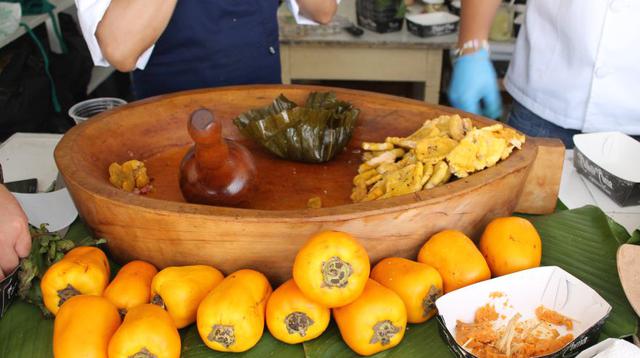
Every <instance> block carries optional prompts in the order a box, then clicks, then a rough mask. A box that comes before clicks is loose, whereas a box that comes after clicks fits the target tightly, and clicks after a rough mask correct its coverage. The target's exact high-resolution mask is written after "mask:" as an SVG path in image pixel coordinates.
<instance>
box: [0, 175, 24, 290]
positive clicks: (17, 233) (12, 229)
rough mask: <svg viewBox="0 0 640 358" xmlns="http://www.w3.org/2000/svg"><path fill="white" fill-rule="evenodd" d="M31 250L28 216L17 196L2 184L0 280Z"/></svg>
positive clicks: (0, 203) (0, 191)
mask: <svg viewBox="0 0 640 358" xmlns="http://www.w3.org/2000/svg"><path fill="white" fill-rule="evenodd" d="M30 250H31V235H30V234H29V223H28V220H27V216H26V215H25V214H24V211H22V208H21V207H20V204H18V202H17V201H16V199H15V197H14V196H13V195H12V194H11V193H9V191H8V190H7V188H5V187H4V185H0V280H1V279H3V278H4V277H5V276H6V275H8V274H10V273H11V272H12V271H13V270H14V269H15V268H16V267H17V266H18V263H19V261H20V258H21V257H26V256H28V255H29V251H30Z"/></svg>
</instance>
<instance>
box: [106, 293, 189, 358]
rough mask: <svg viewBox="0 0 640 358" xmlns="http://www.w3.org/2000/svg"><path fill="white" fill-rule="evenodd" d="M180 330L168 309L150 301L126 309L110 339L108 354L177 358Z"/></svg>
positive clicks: (120, 357) (117, 357)
mask: <svg viewBox="0 0 640 358" xmlns="http://www.w3.org/2000/svg"><path fill="white" fill-rule="evenodd" d="M180 347H181V343H180V334H179V333H178V329H177V328H176V325H175V324H174V323H173V319H171V316H169V313H167V311H165V310H163V309H162V308H161V307H159V306H156V305H152V304H148V303H147V304H142V305H137V306H135V307H132V308H130V309H129V312H127V315H126V316H125V317H124V322H122V325H121V326H120V328H118V330H117V331H116V333H115V334H114V335H113V337H112V338H111V341H109V358H129V357H140V358H179V357H180Z"/></svg>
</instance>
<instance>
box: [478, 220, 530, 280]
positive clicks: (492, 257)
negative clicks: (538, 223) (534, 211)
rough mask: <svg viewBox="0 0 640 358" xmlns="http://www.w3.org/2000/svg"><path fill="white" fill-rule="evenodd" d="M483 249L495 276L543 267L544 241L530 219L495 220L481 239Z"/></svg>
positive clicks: (481, 248)
mask: <svg viewBox="0 0 640 358" xmlns="http://www.w3.org/2000/svg"><path fill="white" fill-rule="evenodd" d="M479 246H480V252H482V255H483V256H484V258H485V259H486V260H487V264H489V268H490V269H491V272H492V273H493V275H494V276H502V275H506V274H510V273H512V272H516V271H521V270H525V269H528V268H533V267H538V266H540V260H541V258H542V241H541V240H540V235H538V231H536V228H535V227H533V225H532V224H531V222H529V220H527V219H524V218H520V217H515V216H512V217H504V218H497V219H493V220H492V221H491V222H490V223H489V225H487V227H486V228H485V229H484V232H483V233H482V237H481V238H480V245H479Z"/></svg>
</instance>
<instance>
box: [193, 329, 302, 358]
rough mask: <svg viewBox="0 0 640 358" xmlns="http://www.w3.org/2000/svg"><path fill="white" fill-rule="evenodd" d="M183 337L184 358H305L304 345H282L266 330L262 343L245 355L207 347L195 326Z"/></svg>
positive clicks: (244, 353)
mask: <svg viewBox="0 0 640 358" xmlns="http://www.w3.org/2000/svg"><path fill="white" fill-rule="evenodd" d="M181 336H182V355H181V357H182V358H209V357H211V358H218V357H243V358H253V357H255V358H261V357H278V358H300V357H304V352H303V350H302V345H300V344H296V345H290V344H286V343H282V342H280V341H278V340H276V339H275V338H273V336H271V334H269V331H268V330H267V329H266V328H265V331H264V334H263V335H262V338H261V339H260V342H258V344H257V345H256V346H255V347H253V348H252V349H250V350H248V351H247V352H243V353H227V352H218V351H214V350H213V349H211V348H209V347H207V346H206V345H205V344H204V343H203V342H202V339H200V335H199V334H198V329H197V328H196V326H195V325H191V326H189V327H187V328H185V329H183V330H182V332H181Z"/></svg>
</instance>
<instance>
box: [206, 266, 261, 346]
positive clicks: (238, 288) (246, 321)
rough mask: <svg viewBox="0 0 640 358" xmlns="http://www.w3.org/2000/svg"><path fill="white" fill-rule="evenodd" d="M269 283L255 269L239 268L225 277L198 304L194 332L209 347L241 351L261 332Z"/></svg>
mask: <svg viewBox="0 0 640 358" xmlns="http://www.w3.org/2000/svg"><path fill="white" fill-rule="evenodd" d="M271 291H272V290H271V285H269V281H268V280H267V278H266V277H265V276H264V275H263V274H261V273H260V272H258V271H254V270H239V271H236V272H234V273H232V274H230V275H229V276H227V277H226V278H225V279H224V280H223V281H222V282H221V283H220V284H219V285H218V286H216V288H214V289H213V290H212V291H211V292H210V293H209V294H208V295H207V297H205V299H204V300H202V303H200V307H198V320H197V325H198V333H200V337H201V338H202V341H203V342H204V343H205V344H206V345H207V346H208V347H209V348H211V349H214V350H216V351H221V352H244V351H246V350H249V349H251V347H253V346H255V345H256V343H258V341H259V340H260V338H261V337H262V333H263V332H264V320H265V309H266V306H267V300H268V299H269V295H271Z"/></svg>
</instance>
